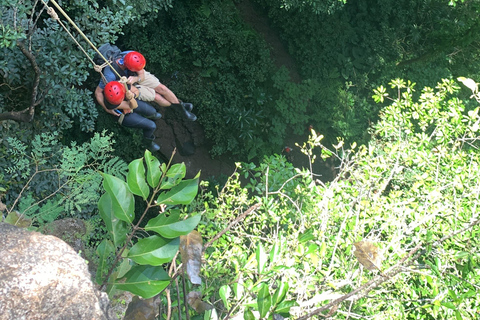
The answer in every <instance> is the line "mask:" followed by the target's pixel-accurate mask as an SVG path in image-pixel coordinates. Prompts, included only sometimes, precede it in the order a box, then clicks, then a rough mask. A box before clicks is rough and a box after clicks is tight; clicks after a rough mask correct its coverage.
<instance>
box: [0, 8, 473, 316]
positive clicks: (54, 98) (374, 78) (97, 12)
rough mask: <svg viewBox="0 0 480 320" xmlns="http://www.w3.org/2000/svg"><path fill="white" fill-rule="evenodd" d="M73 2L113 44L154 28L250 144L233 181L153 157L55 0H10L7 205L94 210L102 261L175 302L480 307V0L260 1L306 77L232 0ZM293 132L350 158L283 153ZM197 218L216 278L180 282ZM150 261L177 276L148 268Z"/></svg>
mask: <svg viewBox="0 0 480 320" xmlns="http://www.w3.org/2000/svg"><path fill="white" fill-rule="evenodd" d="M243 1H246V0H243ZM60 4H61V6H62V8H63V9H64V10H65V11H66V12H67V13H68V14H69V15H70V16H71V18H72V19H73V20H74V21H75V22H76V23H77V24H78V26H79V27H80V29H81V30H82V31H83V32H84V33H85V34H86V36H87V37H88V38H89V39H90V40H91V41H92V42H93V43H94V44H96V45H100V44H102V43H105V42H115V43H116V44H117V45H119V46H120V47H122V48H125V49H127V48H128V49H130V48H134V49H138V50H141V51H142V53H144V54H145V56H146V57H147V59H148V61H149V65H148V67H149V70H150V71H151V72H153V73H154V74H156V75H158V76H159V78H161V79H162V81H163V82H164V83H166V84H167V85H168V86H169V87H170V88H171V89H172V90H173V91H174V92H178V93H180V94H179V95H180V98H183V97H188V99H189V100H190V101H192V102H193V103H194V104H195V105H196V106H197V108H198V111H197V112H198V115H199V116H200V117H199V121H200V123H201V124H202V126H203V127H204V129H205V133H206V136H207V139H208V140H209V141H211V142H212V145H213V147H212V150H211V153H212V155H213V156H215V155H220V154H225V153H229V154H231V155H233V156H234V157H235V158H236V159H237V160H238V162H239V163H238V166H237V170H236V172H235V173H234V174H233V175H232V176H231V177H230V178H229V179H228V181H227V183H226V184H225V185H215V184H213V183H212V182H211V181H210V182H207V181H200V182H198V181H197V180H196V179H194V180H183V179H184V177H185V168H184V166H182V165H180V164H176V165H173V166H171V167H167V166H166V164H163V165H162V166H161V167H159V166H157V165H152V163H154V164H156V163H157V161H158V160H157V159H156V158H155V157H152V156H151V155H149V154H148V153H144V150H143V149H142V147H141V145H140V143H139V141H140V138H139V137H138V135H137V133H136V132H134V131H129V130H122V129H120V128H119V127H118V126H116V125H115V124H114V123H110V122H108V121H107V120H106V118H105V117H102V112H101V108H99V107H98V106H97V105H96V104H95V103H94V98H93V94H92V92H93V90H94V89H95V86H96V84H97V81H98V75H97V74H96V73H95V72H94V71H93V68H92V65H91V64H90V61H89V60H88V59H87V58H86V57H85V55H84V53H83V52H82V51H81V50H80V49H78V47H77V46H76V44H74V42H73V41H72V39H71V37H70V36H69V35H68V34H67V32H66V31H65V30H63V28H62V27H61V26H60V25H59V24H58V23H57V22H56V21H54V20H52V19H51V18H50V17H49V15H48V14H47V13H46V10H45V8H44V4H43V2H37V1H35V2H28V3H24V1H20V0H18V1H17V0H0V9H1V12H2V29H1V32H0V50H1V51H2V58H1V59H0V80H1V81H0V130H1V132H2V137H1V141H0V142H1V146H0V168H1V172H0V196H1V197H0V204H1V206H0V210H1V211H2V219H3V218H6V221H9V222H10V223H16V224H19V225H26V226H29V227H30V228H32V229H35V228H38V227H41V226H43V225H45V224H47V223H49V222H51V221H53V220H56V219H61V218H64V217H76V218H81V219H84V220H86V221H89V225H90V228H89V230H90V231H92V230H95V232H92V233H91V234H89V235H87V237H89V239H88V244H89V247H88V249H87V253H86V254H87V256H89V257H90V259H92V262H93V263H95V264H96V265H98V266H99V268H98V270H99V271H98V273H97V278H96V280H97V282H98V283H99V284H102V283H103V284H106V281H107V280H108V281H109V282H110V283H111V282H112V281H117V278H119V279H121V280H118V281H120V282H122V284H117V289H118V288H119V289H126V290H130V291H132V292H134V293H135V294H138V295H140V296H143V297H151V296H153V295H155V294H157V293H158V292H162V294H161V299H162V305H163V306H164V308H163V312H164V313H165V315H164V316H163V317H162V318H165V317H166V314H167V312H166V310H168V311H176V312H174V313H173V314H171V315H172V317H177V318H178V317H179V314H185V313H186V312H188V313H190V314H191V316H192V317H193V316H195V317H196V318H202V317H203V315H201V314H202V313H204V311H206V313H205V314H206V316H205V317H209V316H210V317H212V318H215V317H219V318H222V319H223V318H226V317H233V316H235V315H240V316H241V315H243V317H244V318H245V319H254V318H265V319H267V318H269V319H270V318H275V319H279V315H280V316H282V317H287V316H291V318H303V319H304V318H308V317H310V316H313V315H314V314H323V315H326V314H329V315H333V317H334V318H337V319H344V318H345V319H347V318H359V319H452V318H455V317H456V318H457V319H474V318H476V317H478V311H477V310H478V309H479V304H480V300H479V298H478V296H479V294H478V290H479V287H478V283H479V280H480V279H479V277H480V273H479V267H478V254H477V253H476V252H477V251H478V248H479V243H478V241H477V237H478V224H479V222H480V220H479V216H478V212H477V205H478V182H477V180H478V176H479V174H480V172H479V170H480V169H479V168H480V166H479V164H480V158H479V154H478V147H479V145H478V130H479V123H480V118H479V115H478V110H479V109H478V103H479V101H478V100H480V96H479V95H478V88H476V85H475V83H474V81H473V84H472V80H468V79H465V78H460V79H462V80H461V81H462V82H463V83H464V84H465V86H463V89H462V90H460V86H459V84H460V82H458V81H457V80H456V79H457V78H458V77H467V78H471V79H474V80H479V79H480V72H479V65H480V64H479V63H478V62H479V54H478V46H479V42H478V35H479V32H480V22H479V20H478V13H479V9H480V1H477V0H473V1H461V2H458V1H450V2H449V1H447V0H428V1H411V0H402V1H390V0H388V1H385V0H383V1H377V0H358V1H337V0H328V1H318V0H317V1H308V2H305V1H297V0H282V1H279V0H258V1H255V2H254V4H253V5H255V7H256V9H257V11H258V12H261V14H263V15H264V16H266V17H268V18H269V22H270V24H271V27H272V28H274V30H275V31H276V32H278V34H279V35H280V36H281V38H282V39H283V41H284V44H285V46H286V47H287V49H288V51H289V53H290V54H291V56H292V57H293V58H294V59H295V62H296V65H297V68H298V70H299V73H300V78H301V80H300V81H297V82H295V81H293V80H292V79H291V77H290V75H289V70H288V69H287V68H285V67H282V68H277V67H276V65H275V63H274V61H272V56H271V54H270V50H271V48H270V45H269V43H268V42H266V41H265V39H264V38H263V36H262V35H260V34H258V33H256V32H255V30H254V29H253V28H252V27H251V26H249V25H247V24H246V23H245V22H244V21H243V20H242V19H241V18H240V15H239V14H238V11H237V9H236V6H235V2H232V1H226V0H225V1H224V0H215V1H200V0H196V1H176V2H173V1H170V0H164V1H150V0H144V1H128V0H125V1H106V2H99V1H95V0H94V1H68V0H67V1H62V2H61V3H60ZM61 21H63V22H64V23H65V25H66V26H67V28H69V29H70V30H72V33H73V34H75V37H76V38H77V40H78V41H79V42H80V44H81V45H82V46H83V47H84V48H85V49H87V53H88V54H89V56H90V57H91V56H93V50H92V49H91V48H90V47H89V46H88V44H87V43H86V42H85V41H84V40H83V39H82V38H81V37H80V36H78V35H77V33H76V32H75V30H74V29H72V27H71V26H69V24H68V23H67V22H66V21H65V19H64V18H61ZM392 79H395V80H392ZM401 79H409V80H405V81H404V80H401ZM471 93H473V96H472V97H470V95H471ZM473 98H476V99H473ZM99 111H100V112H99ZM310 126H311V127H313V128H315V130H314V131H310V130H308V128H309V127H310ZM307 134H309V137H308V138H307ZM290 136H303V137H304V139H305V140H306V141H305V142H303V141H298V142H299V144H300V148H301V149H302V151H303V152H305V153H306V154H307V155H309V156H310V158H311V162H313V161H316V162H318V161H319V160H320V159H315V155H317V157H322V158H325V159H327V158H330V159H333V161H332V163H335V165H336V167H337V172H336V173H337V175H336V178H335V179H334V180H333V181H329V182H327V181H322V180H321V179H319V177H318V175H317V173H318V172H312V170H310V169H308V170H307V169H299V168H294V167H293V165H292V164H291V163H290V162H289V161H287V159H286V158H285V157H283V156H281V155H278V154H279V153H280V152H281V150H282V148H283V146H284V140H285V138H287V137H290ZM307 139H308V140H307ZM302 144H303V147H302ZM142 157H143V158H142ZM134 159H135V160H134ZM132 160H133V161H132ZM144 161H146V162H145V164H146V166H147V168H146V169H145V168H144V167H143V163H144ZM127 164H129V165H128V167H127ZM159 168H160V169H159ZM99 172H102V173H103V175H100V174H99ZM193 174H195V173H193ZM102 181H103V187H102ZM197 183H199V186H200V188H199V194H198V195H197V191H196V188H195V186H196V185H197ZM193 190H195V192H194V191H193ZM119 192H120V193H121V194H122V196H119V195H118V193H119ZM125 194H127V195H128V197H126V196H125ZM195 196H196V197H195ZM154 197H155V198H154ZM194 197H195V199H194ZM127 198H128V201H126V200H125V199H127ZM122 199H123V200H122ZM125 201H126V202H125ZM155 201H156V202H155ZM97 203H98V207H97ZM118 212H123V213H125V214H126V215H125V214H124V215H123V216H122V215H121V216H117V213H118ZM135 213H136V214H135ZM142 213H143V214H142ZM157 215H158V216H159V218H158V219H157V218H156V216H157ZM200 216H201V218H200ZM115 217H116V218H115ZM117 218H118V219H120V221H119V220H118V219H117ZM184 218H185V219H186V220H183V221H187V222H183V223H182V222H181V220H182V219H184ZM147 220H148V222H147ZM192 221H193V222H192ZM197 224H198V225H197ZM177 227H178V228H180V229H182V230H180V231H179V230H177V229H175V228H177ZM194 227H196V229H197V230H198V232H199V233H200V234H201V236H202V237H203V239H204V241H205V242H207V243H206V244H205V245H204V247H203V250H204V258H205V259H204V260H205V263H204V265H203V267H202V269H201V272H200V276H201V278H202V281H201V284H200V285H199V284H198V281H197V280H198V279H197V280H196V281H191V283H190V282H188V281H186V282H184V284H183V287H184V288H185V289H184V290H179V285H178V278H177V276H179V275H180V273H181V272H180V269H178V268H177V265H178V263H180V258H176V256H175V253H176V251H177V249H178V248H177V249H175V248H176V247H175V245H177V247H178V246H179V245H180V243H182V242H181V241H182V240H180V239H182V238H181V237H183V236H187V233H188V232H190V231H191V229H193V228H194ZM165 229H166V230H167V232H166V233H165ZM173 229H175V232H172V231H171V230H173ZM142 230H147V231H149V232H150V233H149V234H148V236H147V232H145V233H143V232H140V233H139V234H137V232H138V231H142ZM159 230H161V232H160V231H159ZM187 231H188V232H187ZM126 234H128V235H129V237H128V238H126V237H125V235H126ZM142 235H145V237H144V238H143V239H141V240H139V241H138V242H136V244H135V246H133V247H132V243H131V242H130V241H129V240H130V239H136V238H137V237H138V236H142ZM134 236H135V238H134ZM158 238H168V239H170V240H168V241H165V243H168V244H169V246H170V247H169V248H170V249H169V251H168V252H167V253H165V256H163V254H164V252H162V253H158V252H157V250H160V251H161V250H163V249H161V248H163V247H158V248H157V247H156V246H157V245H158V243H157V242H158V241H157V240H158ZM127 239H128V240H127ZM152 239H153V240H152ZM162 241H163V240H162ZM192 241H193V240H192ZM209 241H211V242H209ZM361 241H363V242H361ZM162 243H163V242H162ZM172 243H173V246H174V248H173V249H172V247H171V246H172ZM195 243H196V244H198V241H195ZM363 245H365V246H363ZM354 248H355V249H354ZM124 250H127V251H126V252H130V253H127V255H126V256H127V257H129V259H124V258H125V255H122V252H123V251H124ZM146 251H147V252H148V255H147V256H145V255H146V253H145V252H146ZM181 251H182V250H181ZM96 253H98V255H97V254H96ZM183 253H185V251H184V250H183ZM139 255H140V256H142V257H141V258H138V256H139ZM193 260H195V259H193ZM197 260H198V257H197ZM129 261H132V263H130V262H129ZM182 261H183V262H184V263H186V262H187V261H185V260H182ZM134 264H135V265H134ZM132 265H134V266H132ZM117 267H118V268H117ZM163 268H165V270H166V271H163V270H164V269H163ZM139 270H140V271H139ZM146 270H148V271H146ZM147 273H148V274H150V275H152V274H154V273H156V274H157V275H158V274H161V277H160V278H161V279H160V280H159V282H158V283H156V284H155V285H153V286H148V285H145V286H143V287H142V286H141V285H140V286H136V287H135V288H133V289H132V286H130V285H129V283H128V280H131V279H134V280H139V279H140V280H143V281H145V282H149V281H150V280H151V279H150V280H149V279H148V276H147V275H146V274H147ZM167 274H169V276H170V277H174V278H175V279H176V282H172V285H170V280H169V279H170V278H169V276H168V275H167ZM124 275H125V276H126V278H123V276H124ZM180 278H187V276H182V275H180ZM125 279H127V280H125ZM188 279H190V280H192V277H191V274H190V273H189V274H188ZM124 281H127V282H124ZM133 282H135V281H133ZM175 283H176V285H175ZM192 283H195V285H194V284H192ZM150 284H151V282H150ZM166 288H167V291H164V289H166ZM104 289H105V288H104ZM106 289H107V290H108V291H109V292H112V291H111V290H112V289H114V287H112V286H109V287H108V288H106ZM187 291H188V292H190V293H191V292H196V294H198V295H199V296H196V298H195V299H193V303H190V304H189V305H190V308H189V311H186V310H187V309H184V306H183V305H184V304H186V303H183V302H179V301H183V300H181V299H183V298H185V299H186V298H187ZM167 297H168V299H167ZM189 297H190V298H192V297H191V296H189ZM177 299H178V300H177ZM186 300H187V299H186ZM168 301H170V302H168ZM171 301H175V302H174V303H172V302H171ZM207 301H208V304H207ZM189 302H192V301H189ZM212 306H213V307H214V308H213V309H212Z"/></svg>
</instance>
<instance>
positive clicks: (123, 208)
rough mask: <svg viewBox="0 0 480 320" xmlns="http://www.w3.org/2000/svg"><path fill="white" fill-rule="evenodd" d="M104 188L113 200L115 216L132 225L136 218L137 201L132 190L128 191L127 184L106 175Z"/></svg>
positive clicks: (104, 176)
mask: <svg viewBox="0 0 480 320" xmlns="http://www.w3.org/2000/svg"><path fill="white" fill-rule="evenodd" d="M103 187H104V188H105V191H107V193H108V194H109V195H110V197H111V199H112V208H113V213H114V215H115V216H116V217H117V218H118V219H120V220H122V221H125V222H129V223H131V222H132V221H133V218H134V217H135V199H134V197H133V194H132V193H131V192H130V190H128V186H127V183H126V182H125V181H123V180H121V179H119V178H117V177H114V176H111V175H109V174H106V173H104V174H103Z"/></svg>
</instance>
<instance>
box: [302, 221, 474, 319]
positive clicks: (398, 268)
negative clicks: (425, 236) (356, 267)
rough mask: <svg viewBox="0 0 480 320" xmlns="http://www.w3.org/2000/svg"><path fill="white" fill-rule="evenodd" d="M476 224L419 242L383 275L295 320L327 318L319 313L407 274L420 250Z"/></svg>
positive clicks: (438, 243) (441, 241)
mask: <svg viewBox="0 0 480 320" xmlns="http://www.w3.org/2000/svg"><path fill="white" fill-rule="evenodd" d="M478 224H480V219H476V220H475V221H473V222H471V223H469V224H468V225H466V226H465V227H464V228H462V229H461V230H457V231H455V232H452V233H450V234H448V235H446V236H444V237H443V238H441V239H440V240H438V241H430V242H420V243H419V244H417V245H416V246H415V247H414V248H413V249H412V250H411V251H410V252H409V253H408V254H407V255H406V256H405V257H403V258H402V259H401V260H400V261H399V262H398V263H397V264H396V265H394V266H393V267H391V268H390V269H389V270H387V271H385V272H384V273H383V275H381V274H380V275H377V276H375V278H373V279H372V280H370V281H368V282H367V283H365V284H364V285H362V286H361V287H359V288H357V289H355V290H353V291H351V292H349V293H348V294H345V295H343V296H342V297H340V298H338V299H335V300H333V301H332V302H330V303H328V304H326V305H324V306H323V307H320V308H318V309H316V310H314V311H312V312H310V313H308V314H306V315H304V316H301V317H299V318H297V320H306V319H309V318H311V317H313V316H316V315H319V316H322V317H327V315H323V314H321V313H322V312H323V311H326V310H328V309H332V310H333V309H335V310H336V308H337V306H338V305H339V304H340V303H342V302H344V301H345V300H347V299H349V298H350V297H353V296H356V297H355V300H358V299H360V298H363V297H365V296H366V295H368V293H369V292H370V291H371V290H373V289H375V288H376V287H378V286H380V285H382V284H383V283H385V282H387V281H390V280H391V279H392V278H393V277H394V276H396V275H397V274H399V273H401V272H408V269H406V267H408V266H410V265H412V264H413V263H415V261H416V260H417V259H418V258H419V257H420V256H421V255H423V254H425V250H422V251H420V249H422V248H426V247H427V246H429V245H434V246H438V245H440V244H441V243H443V242H444V241H446V240H448V239H450V238H452V237H455V236H456V235H458V234H461V233H463V232H465V231H467V230H469V229H471V228H473V227H474V226H476V225H478ZM419 251H420V252H419ZM329 316H331V315H329ZM329 316H328V317H329Z"/></svg>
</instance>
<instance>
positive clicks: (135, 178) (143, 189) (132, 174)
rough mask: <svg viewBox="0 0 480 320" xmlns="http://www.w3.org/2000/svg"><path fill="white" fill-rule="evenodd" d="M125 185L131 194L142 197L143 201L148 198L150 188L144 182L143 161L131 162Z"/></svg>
mask: <svg viewBox="0 0 480 320" xmlns="http://www.w3.org/2000/svg"><path fill="white" fill-rule="evenodd" d="M127 184H128V188H129V189H130V191H131V192H132V193H133V194H136V195H137V196H140V197H142V198H143V200H146V199H147V198H148V195H149V194H150V188H149V187H148V184H147V183H146V182H145V166H144V165H143V159H136V160H133V161H132V162H130V164H129V165H128V174H127Z"/></svg>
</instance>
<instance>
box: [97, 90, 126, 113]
mask: <svg viewBox="0 0 480 320" xmlns="http://www.w3.org/2000/svg"><path fill="white" fill-rule="evenodd" d="M95 98H96V99H97V102H98V104H99V105H101V106H102V108H103V110H105V112H107V113H110V114H113V115H114V116H117V117H118V116H120V115H119V114H118V113H116V112H115V111H113V110H109V109H107V107H106V106H105V100H104V96H103V89H102V88H100V87H99V86H97V88H96V89H95Z"/></svg>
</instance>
